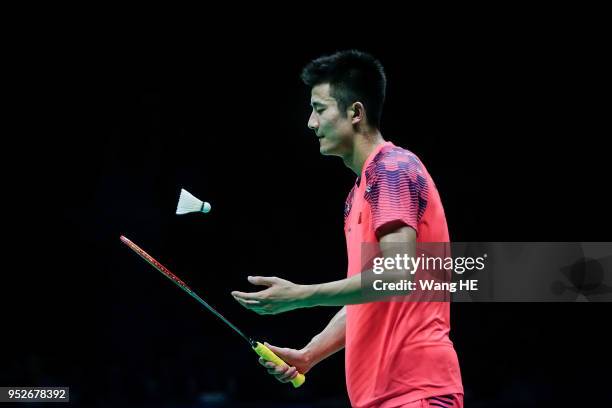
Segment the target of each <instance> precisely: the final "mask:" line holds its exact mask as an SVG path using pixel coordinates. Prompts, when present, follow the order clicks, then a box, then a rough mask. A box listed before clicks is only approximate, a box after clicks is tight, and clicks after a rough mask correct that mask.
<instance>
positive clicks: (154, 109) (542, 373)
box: [0, 32, 612, 407]
mask: <svg viewBox="0 0 612 408" xmlns="http://www.w3.org/2000/svg"><path fill="white" fill-rule="evenodd" d="M280 34H282V33H276V34H270V35H269V36H268V35H267V34H261V35H260V36H258V37H254V36H253V35H254V34H253V32H251V33H248V35H245V36H242V37H241V38H240V39H239V40H229V39H226V38H225V37H223V33H219V37H215V36H208V37H206V38H204V39H202V41H201V42H197V43H196V44H195V45H192V44H190V45H189V46H186V45H184V44H182V43H180V42H172V41H164V40H163V38H159V39H158V38H155V39H147V36H146V35H142V36H140V37H136V39H124V40H122V41H118V42H112V43H108V42H107V41H106V40H105V39H104V38H98V39H96V40H95V41H83V42H81V41H79V39H78V36H71V37H70V38H71V40H70V41H63V40H59V41H58V40H57V39H55V38H46V37H45V36H41V37H40V38H38V39H37V41H36V42H35V45H34V46H32V47H29V48H27V49H25V50H23V52H22V55H23V57H24V59H23V60H20V64H19V68H18V70H19V71H21V72H20V73H19V74H20V75H19V76H17V77H16V79H15V80H14V82H13V85H15V87H16V88H17V91H18V92H17V93H16V95H17V96H16V97H15V98H14V99H13V100H12V105H13V107H14V108H17V109H16V111H17V112H20V113H19V114H16V115H15V116H14V118H15V119H17V120H18V122H19V125H18V126H17V127H16V128H15V129H16V130H15V131H12V132H10V135H8V137H7V138H6V139H5V141H4V149H3V152H4V156H5V160H4V161H3V165H2V166H3V169H2V170H3V174H4V178H5V188H6V189H7V192H9V191H10V194H8V196H9V197H8V198H7V200H6V202H5V205H6V206H8V208H7V210H6V211H5V212H4V214H5V215H4V217H5V218H6V222H5V225H7V226H8V227H7V228H6V229H5V234H6V235H5V236H6V238H7V241H9V242H10V244H8V245H7V246H6V247H5V248H7V251H6V253H5V257H6V265H7V273H6V278H7V280H6V282H7V284H6V285H5V289H6V290H7V296H5V297H4V299H6V301H7V302H6V306H5V307H4V309H3V310H4V312H3V315H4V319H3V320H4V321H5V328H6V329H5V330H4V331H3V333H2V337H3V338H4V342H5V343H6V346H5V347H4V353H3V356H2V370H1V372H0V380H1V381H0V383H1V384H2V385H7V386H8V385H62V386H70V387H71V395H72V398H73V403H72V405H73V406H93V407H123V406H129V407H141V406H142V407H144V406H146V407H179V406H180V407H195V406H245V407H246V406H249V407H254V406H265V407H281V406H283V407H298V406H299V407H309V406H312V407H332V406H348V398H347V396H346V390H345V385H344V373H343V354H342V353H339V354H338V355H335V356H333V357H331V358H330V359H328V360H326V361H324V362H322V363H321V364H320V365H319V366H317V367H315V368H314V369H313V370H312V371H311V373H310V374H309V375H308V380H307V383H306V385H305V386H303V387H302V388H300V389H298V390H293V389H292V387H290V386H289V385H281V384H278V383H276V381H275V380H274V379H272V378H270V377H269V376H268V375H267V374H266V373H265V372H264V371H263V369H262V368H261V367H260V366H259V365H258V364H257V361H256V356H255V355H254V353H253V352H252V351H250V350H249V349H248V347H247V346H246V345H245V344H244V343H243V341H242V340H241V339H240V338H239V337H237V336H236V335H234V334H233V333H232V332H231V331H229V329H227V328H226V327H224V326H223V325H222V324H221V323H220V322H219V321H217V320H216V319H215V318H214V317H213V316H212V315H210V314H208V313H207V312H205V311H204V310H203V309H202V308H201V306H200V305H198V304H197V303H196V302H194V301H193V300H192V299H190V298H189V297H188V296H186V295H185V294H183V293H182V292H181V291H180V290H179V289H178V288H176V287H174V286H172V285H171V284H170V283H169V282H168V281H166V280H165V279H164V278H163V277H162V276H161V275H160V274H158V273H157V272H155V271H154V270H153V269H152V268H151V267H149V266H148V265H147V264H146V263H144V262H143V261H142V260H141V259H139V258H138V257H137V256H136V255H135V254H134V253H132V252H131V251H130V250H129V249H127V248H126V247H124V246H123V245H121V243H120V241H119V236H120V235H121V234H125V235H126V236H127V237H128V238H130V239H132V240H133V241H134V242H136V243H137V244H139V245H140V246H141V247H143V248H144V249H145V250H147V251H148V252H149V253H151V254H152V255H153V256H155V257H156V258H157V259H158V260H160V261H161V262H162V263H164V264H166V265H167V266H168V267H169V268H170V269H171V270H173V271H174V272H175V273H176V274H178V275H179V276H180V277H181V278H182V279H183V280H185V281H187V282H188V283H189V284H190V286H191V287H192V288H194V289H195V290H196V291H197V292H198V293H199V294H200V295H201V296H203V297H204V298H205V299H206V300H207V301H209V302H210V303H211V304H212V305H214V306H215V307H217V308H218V309H219V310H220V311H221V312H222V313H223V314H224V315H225V316H226V317H228V318H229V319H230V320H231V321H232V322H234V323H235V324H236V325H238V326H239V327H241V328H242V329H243V330H244V331H245V332H247V333H249V334H250V335H252V336H253V337H254V338H257V339H261V340H266V341H269V342H270V343H272V344H275V345H279V346H287V347H301V346H303V345H305V344H306V343H307V342H308V341H309V340H310V338H311V337H312V336H314V335H315V334H316V333H318V332H319V331H320V330H321V329H322V328H323V327H324V326H325V324H326V323H327V321H328V320H329V319H330V318H331V317H332V316H333V314H334V313H335V311H336V309H335V308H334V309H332V308H319V309H307V310H298V311H294V312H291V313H287V314H283V315H278V316H258V315H256V314H254V313H250V312H248V311H246V310H244V309H243V308H242V307H240V306H239V305H238V304H237V303H235V302H234V301H233V299H232V298H231V296H230V295H229V293H230V291H231V290H247V289H249V284H248V283H247V281H246V276H247V275H255V274H261V275H278V276H282V277H284V278H287V279H290V280H292V281H295V282H298V283H315V282H322V281H329V280H335V279H339V278H342V277H343V276H344V274H345V267H346V255H345V245H344V236H343V230H342V211H343V206H344V200H345V197H346V194H347V193H348V191H349V190H350V188H351V186H352V183H353V182H354V175H353V174H352V173H351V171H350V170H349V169H347V168H345V167H344V165H343V164H342V162H341V160H340V159H338V158H329V157H322V156H320V155H319V152H318V143H317V141H316V139H315V137H314V135H313V133H312V132H311V131H310V130H309V129H307V127H306V122H307V119H308V115H309V106H308V103H309V90H308V89H306V88H305V87H304V86H303V85H302V84H301V82H300V79H299V72H300V70H301V68H302V66H303V65H304V64H305V63H307V62H308V61H309V60H310V59H312V58H314V57H317V56H319V55H321V54H325V53H329V52H333V51H336V50H338V49H344V48H349V47H350V48H359V49H362V50H365V51H369V52H371V53H373V54H374V55H375V56H376V57H377V58H379V59H380V60H381V62H382V63H383V65H384V66H385V68H386V72H387V77H388V92H387V101H386V106H385V111H384V114H383V125H382V133H383V135H384V136H385V138H386V139H388V140H391V141H393V142H394V143H395V144H397V145H400V146H403V147H405V148H408V149H410V150H412V151H413V152H415V153H416V154H417V155H419V157H420V158H421V159H422V160H423V162H424V164H425V165H426V166H427V168H428V170H429V172H430V173H431V175H432V177H433V178H434V180H435V181H436V184H437V186H438V189H439V191H440V193H441V196H442V200H443V203H444V206H445V210H446V214H447V219H448V222H449V227H450V232H451V237H452V239H453V240H455V241H609V240H610V239H609V234H608V230H609V227H610V216H609V212H608V211H609V198H608V196H607V191H608V190H609V180H608V176H609V166H608V157H607V156H608V155H607V152H606V147H604V142H603V141H602V139H603V138H604V137H607V136H609V134H610V132H609V126H608V123H607V122H606V120H607V119H608V118H607V117H606V118H604V109H605V108H604V106H605V105H604V103H603V101H602V97H603V96H604V95H607V93H606V92H604V84H603V81H604V75H603V74H604V72H609V67H606V66H605V65H604V64H605V62H604V61H605V58H604V55H603V54H602V52H601V49H600V48H599V47H598V46H597V45H595V44H594V43H593V42H590V41H577V40H575V39H573V37H572V36H571V35H569V36H567V37H562V36H549V35H547V34H546V33H541V35H536V36H529V37H528V38H519V37H517V36H511V35H509V36H499V37H495V38H490V37H489V36H488V35H484V34H482V35H479V36H476V37H473V38H459V37H455V36H448V37H445V38H444V39H441V40H435V39H433V38H428V39H429V40H431V41H428V42H425V41H422V40H423V39H424V38H426V37H427V35H425V34H423V35H421V36H417V37H406V38H403V37H401V36H393V37H392V38H381V39H370V40H369V41H361V40H359V41H349V40H350V37H349V38H347V39H346V40H345V41H340V42H335V43H332V42H329V41H319V40H318V39H317V38H316V36H315V37H313V38H312V39H309V40H308V41H299V42H293V45H291V46H287V45H286V44H280V42H279V41H278V40H276V38H278V36H279V35H280ZM24 61H27V62H24ZM606 112H607V109H606ZM607 116H609V114H608V115H607ZM181 187H184V188H186V189H187V190H189V191H191V192H192V193H194V194H195V195H196V196H198V197H200V198H202V199H204V200H206V201H209V202H211V203H212V211H211V213H210V214H208V215H197V214H195V215H186V216H182V217H178V216H176V215H174V211H175V208H176V202H177V198H178V194H179V191H180V188H181ZM9 265H10V266H9ZM13 280H14V282H13ZM611 311H612V310H611V309H610V307H609V304H588V303H587V304H576V303H563V304H562V303H558V304H535V303H517V304H492V303H487V304H453V305H452V331H451V334H452V340H453V341H454V343H455V347H456V349H457V352H458V355H459V359H460V364H461V369H462V375H463V381H464V386H465V393H466V394H465V401H466V406H472V407H504V406H508V407H510V406H536V405H537V406H546V405H550V406H552V405H556V406H559V405H565V404H567V405H575V406H581V405H583V404H585V403H586V402H589V403H591V402H597V403H599V404H604V405H605V403H609V402H611V401H612V394H611V393H610V390H609V384H608V380H609V367H610V364H611V363H612V358H611V356H610V352H609V347H610V346H609V345H610V335H609V334H608V333H607V331H606V330H607V329H608V326H609V319H610V312H611ZM364 359H367V350H364ZM214 401H217V402H216V403H215V402H214ZM223 401H225V402H223ZM215 404H217V405H215ZM224 404H225V405H224ZM46 406H51V405H46Z"/></svg>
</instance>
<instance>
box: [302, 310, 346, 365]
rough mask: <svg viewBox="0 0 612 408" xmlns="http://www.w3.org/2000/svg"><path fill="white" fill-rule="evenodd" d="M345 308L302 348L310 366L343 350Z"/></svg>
mask: <svg viewBox="0 0 612 408" xmlns="http://www.w3.org/2000/svg"><path fill="white" fill-rule="evenodd" d="M345 336H346V307H343V308H342V309H340V311H339V312H338V313H336V315H335V316H334V317H333V318H332V319H331V320H330V322H329V324H328V325H327V326H326V327H325V329H323V331H322V332H321V333H319V334H317V335H316V336H315V337H313V338H312V340H311V341H310V343H308V344H307V345H306V347H304V350H305V352H306V353H307V354H308V356H309V358H310V360H311V362H312V365H315V364H317V363H319V362H320V361H321V360H324V359H326V358H327V357H329V356H331V355H332V354H334V353H336V352H337V351H340V350H342V349H343V348H344V342H345V339H346V337H345Z"/></svg>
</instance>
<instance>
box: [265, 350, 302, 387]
mask: <svg viewBox="0 0 612 408" xmlns="http://www.w3.org/2000/svg"><path fill="white" fill-rule="evenodd" d="M264 344H265V345H266V347H268V348H269V349H270V350H272V351H273V352H274V354H276V355H277V356H279V357H280V358H281V359H282V360H283V361H284V362H285V363H287V364H288V365H280V366H279V365H276V364H274V363H272V362H270V361H267V360H264V359H263V358H262V357H259V364H261V365H262V366H264V367H265V368H266V369H267V370H268V373H269V374H270V375H272V376H273V377H274V378H276V379H277V380H278V381H280V382H282V383H286V382H289V381H291V380H292V379H294V378H295V377H296V376H297V375H298V374H306V373H307V372H308V371H310V369H311V368H312V367H313V366H314V364H313V363H312V362H311V359H310V358H309V356H308V353H307V352H306V351H305V350H304V349H302V350H296V349H291V348H284V347H276V346H272V345H270V344H268V343H264Z"/></svg>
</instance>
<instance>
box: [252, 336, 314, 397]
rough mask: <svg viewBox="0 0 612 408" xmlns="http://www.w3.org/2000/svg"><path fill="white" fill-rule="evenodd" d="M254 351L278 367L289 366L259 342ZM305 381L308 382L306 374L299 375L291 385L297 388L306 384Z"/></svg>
mask: <svg viewBox="0 0 612 408" xmlns="http://www.w3.org/2000/svg"><path fill="white" fill-rule="evenodd" d="M253 350H255V352H256V353H257V354H259V356H260V357H261V358H263V359H264V360H266V361H270V362H272V363H274V364H276V365H289V364H287V363H285V362H284V361H283V360H282V359H281V358H280V357H279V356H277V355H276V354H274V352H273V351H272V350H270V349H269V348H267V347H266V346H265V345H263V344H262V343H260V342H257V347H253ZM304 381H306V377H305V376H304V374H300V373H298V375H297V376H296V377H295V378H294V379H293V380H291V384H293V387H294V388H297V387H299V386H301V385H302V384H304Z"/></svg>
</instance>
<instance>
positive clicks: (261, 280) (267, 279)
mask: <svg viewBox="0 0 612 408" xmlns="http://www.w3.org/2000/svg"><path fill="white" fill-rule="evenodd" d="M247 279H248V281H249V282H251V283H252V284H253V285H260V286H272V285H274V284H275V283H276V282H277V281H278V278H277V277H274V276H249V277H248V278H247Z"/></svg>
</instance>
